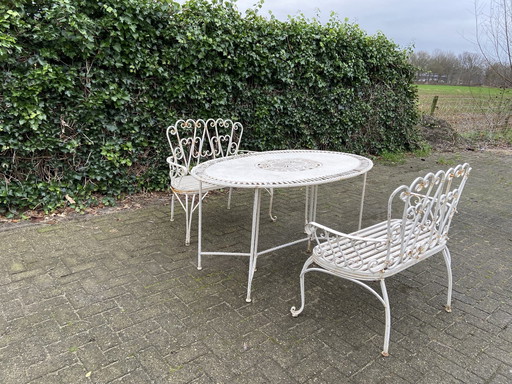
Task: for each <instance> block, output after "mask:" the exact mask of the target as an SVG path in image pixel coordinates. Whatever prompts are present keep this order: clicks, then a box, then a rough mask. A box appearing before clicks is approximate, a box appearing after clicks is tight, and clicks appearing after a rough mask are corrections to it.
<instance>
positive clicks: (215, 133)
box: [166, 119, 243, 172]
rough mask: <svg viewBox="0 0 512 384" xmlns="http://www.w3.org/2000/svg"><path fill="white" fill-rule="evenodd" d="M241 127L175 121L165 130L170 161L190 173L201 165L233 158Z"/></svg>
mask: <svg viewBox="0 0 512 384" xmlns="http://www.w3.org/2000/svg"><path fill="white" fill-rule="evenodd" d="M242 133H243V127H242V124H241V123H239V122H233V121H232V120H229V119H208V120H203V119H198V120H192V119H188V120H178V121H176V123H175V124H174V125H171V126H169V127H168V128H167V131H166V135H167V141H168V142H169V146H170V148H171V156H172V158H173V161H174V162H175V163H177V164H180V165H182V166H183V167H185V168H186V169H187V172H189V171H190V170H191V169H192V167H194V166H196V165H198V164H199V163H200V162H202V161H205V160H209V159H214V158H217V157H226V156H232V155H236V154H237V153H238V150H239V148H240V141H241V139H242Z"/></svg>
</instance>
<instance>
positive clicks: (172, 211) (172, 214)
mask: <svg viewBox="0 0 512 384" xmlns="http://www.w3.org/2000/svg"><path fill="white" fill-rule="evenodd" d="M175 198H176V197H175V196H174V192H173V193H172V196H171V221H174V199H175Z"/></svg>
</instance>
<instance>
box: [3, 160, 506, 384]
mask: <svg viewBox="0 0 512 384" xmlns="http://www.w3.org/2000/svg"><path fill="white" fill-rule="evenodd" d="M462 161H468V162H470V163H471V165H472V166H473V172H472V175H471V178H470V180H469V182H468V185H467V189H466V191H465V196H463V198H462V201H461V203H460V214H459V215H458V216H457V217H456V218H455V220H454V224H453V227H452V233H451V252H452V258H453V273H454V300H453V312H452V313H451V314H449V313H446V312H444V311H443V309H442V308H443V307H442V306H443V304H444V302H445V297H446V296H445V295H446V273H445V267H444V262H443V258H442V257H441V256H439V257H434V258H431V259H429V260H427V261H426V262H423V263H421V264H419V265H416V266H415V267H413V268H412V269H410V270H409V271H407V272H405V273H403V274H400V275H398V276H396V277H395V278H392V279H390V280H389V283H388V289H389V293H390V300H391V306H392V312H391V313H392V332H391V345H390V353H391V356H390V357H388V358H383V357H381V356H380V351H381V347H382V339H383V331H384V311H383V308H382V307H381V304H380V303H379V302H378V301H377V300H376V299H375V298H374V297H373V296H371V295H370V294H369V293H367V292H366V291H364V290H363V289H361V288H360V287H358V286H356V285H354V284H351V283H349V282H346V281H343V280H341V279H336V278H334V277H329V276H328V275H325V274H316V275H315V274H313V273H312V274H309V275H308V276H307V280H306V288H307V302H306V309H305V311H304V312H303V314H302V315H301V316H300V317H298V318H296V319H295V318H292V317H291V315H290V313H289V309H290V307H291V306H292V305H297V304H298V303H299V286H298V275H299V271H300V268H301V266H302V263H303V262H304V260H305V259H306V258H307V255H306V254H305V252H304V249H303V246H302V245H298V246H294V247H290V248H287V249H282V250H279V251H276V252H274V253H273V254H270V255H266V256H263V257H261V258H260V259H259V260H258V271H257V272H256V277H255V279H254V288H253V298H254V300H253V302H252V303H249V304H247V303H246V302H245V300H244V298H245V288H246V279H247V260H246V259H242V258H234V257H213V256H212V257H206V258H205V260H204V269H203V270H202V271H198V270H197V269H196V267H195V252H196V247H195V246H194V245H192V246H190V247H185V246H184V245H183V240H184V229H183V227H182V226H181V225H182V223H183V214H182V212H181V211H180V212H179V213H178V215H177V217H176V221H175V222H173V223H171V222H170V221H169V216H170V215H169V206H168V205H167V206H162V205H152V206H149V207H145V208H142V209H139V210H133V211H128V212H121V213H116V214H108V215H103V216H100V217H94V218H91V219H80V220H71V221H67V222H62V223H60V224H56V225H47V226H45V225H34V226H29V227H25V228H19V227H17V228H11V229H8V228H7V230H5V228H4V230H3V231H1V232H0V245H1V248H0V250H1V255H0V259H1V263H0V303H1V305H0V383H3V384H11V383H13V384H14V383H16V384H18V383H45V384H47V383H374V382H379V383H415V384H419V383H494V384H498V383H510V382H512V330H511V323H512V300H511V293H512V281H511V268H512V229H511V228H512V199H511V198H510V196H511V191H512V155H506V154H500V155H497V154H494V153H489V152H484V153H474V152H463V153H454V154H446V153H445V154H434V155H432V156H430V157H429V158H427V159H417V158H414V159H409V160H408V161H407V162H406V163H405V164H403V165H398V166H390V165H379V164H377V165H376V166H375V168H374V169H373V170H372V171H371V172H370V174H369V178H368V182H369V185H368V194H367V204H366V214H365V220H364V222H365V224H370V223H372V222H375V221H376V220H380V219H382V218H383V217H384V215H385V201H386V199H387V196H388V195H389V193H390V192H391V191H392V190H393V189H394V188H395V187H396V186H398V185H399V184H402V183H409V182H410V181H412V180H413V179H414V178H415V177H416V176H418V175H421V174H423V173H424V172H425V170H437V169H440V168H447V167H448V166H449V165H453V164H455V163H458V162H462ZM360 186H361V183H360V180H354V181H346V182H342V183H338V184H335V185H329V186H322V187H321V188H320V202H319V214H318V221H320V222H322V223H325V224H328V225H332V226H337V227H338V228H341V229H343V230H352V229H354V227H355V225H356V219H357V210H358V206H357V204H358V203H357V200H358V196H359V190H360ZM264 201H265V202H267V203H268V198H267V197H266V196H265V197H264ZM303 201H304V191H303V190H300V189H294V190H279V191H277V192H276V201H275V211H276V214H277V216H278V221H277V222H276V223H270V222H269V221H268V220H262V230H261V233H262V234H261V242H262V247H266V246H271V245H274V244H277V243H279V242H282V241H283V239H288V238H294V237H295V236H297V235H299V234H300V233H301V231H302V229H303V228H302V227H303V226H302V220H303ZM225 203H226V196H225V195H223V194H217V195H214V196H212V197H209V198H208V201H207V204H206V205H205V211H206V215H207V216H206V218H205V220H206V224H207V225H208V229H207V233H206V235H205V247H206V248H209V249H229V250H231V251H236V250H240V251H242V250H245V248H244V247H245V246H247V245H248V242H249V235H250V211H251V204H252V195H251V193H250V191H240V190H238V191H236V193H235V194H234V197H233V208H232V209H231V211H227V210H225ZM195 235H196V233H195V232H194V233H193V239H195Z"/></svg>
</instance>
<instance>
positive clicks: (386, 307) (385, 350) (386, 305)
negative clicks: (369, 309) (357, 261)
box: [380, 279, 391, 356]
mask: <svg viewBox="0 0 512 384" xmlns="http://www.w3.org/2000/svg"><path fill="white" fill-rule="evenodd" d="M380 289H381V290H382V300H383V301H384V311H385V315H386V330H385V331H384V348H383V349H382V356H389V352H388V350H389V336H390V334H391V308H390V307H389V298H388V291H387V289H386V283H385V282H384V279H382V280H381V281H380Z"/></svg>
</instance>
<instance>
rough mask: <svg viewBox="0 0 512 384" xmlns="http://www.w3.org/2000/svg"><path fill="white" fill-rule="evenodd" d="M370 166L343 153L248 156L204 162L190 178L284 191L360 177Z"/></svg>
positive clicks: (271, 152)
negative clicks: (289, 188) (283, 189)
mask: <svg viewBox="0 0 512 384" xmlns="http://www.w3.org/2000/svg"><path fill="white" fill-rule="evenodd" d="M372 167H373V163H372V161H371V160H370V159H367V158H366V157H363V156H358V155H353V154H350V153H343V152H330V151H316V150H284V151H268V152H252V153H248V154H244V155H236V156H230V157H223V158H218V159H213V160H209V161H206V162H204V163H202V164H199V165H198V166H196V167H194V168H193V169H192V171H191V174H192V175H193V176H194V177H195V178H197V179H199V180H201V181H202V182H206V183H210V184H216V185H221V186H225V187H237V188H260V187H261V188H284V187H298V186H307V185H317V184H323V183H330V182H334V181H337V180H342V179H348V178H351V177H355V176H358V175H362V174H364V173H366V172H368V171H369V170H370V169H372Z"/></svg>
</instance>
